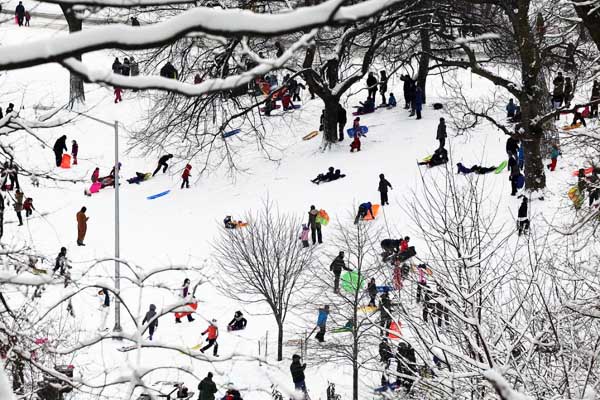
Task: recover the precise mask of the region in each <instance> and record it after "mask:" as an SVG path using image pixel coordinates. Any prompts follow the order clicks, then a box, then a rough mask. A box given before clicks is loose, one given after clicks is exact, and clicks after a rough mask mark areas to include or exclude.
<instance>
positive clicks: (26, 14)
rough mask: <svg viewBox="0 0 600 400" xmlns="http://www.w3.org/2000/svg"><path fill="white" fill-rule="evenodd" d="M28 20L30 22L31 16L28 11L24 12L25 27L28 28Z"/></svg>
mask: <svg viewBox="0 0 600 400" xmlns="http://www.w3.org/2000/svg"><path fill="white" fill-rule="evenodd" d="M30 20H31V14H29V11H25V26H29V21H30Z"/></svg>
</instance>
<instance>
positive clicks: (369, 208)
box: [354, 202, 375, 225]
mask: <svg viewBox="0 0 600 400" xmlns="http://www.w3.org/2000/svg"><path fill="white" fill-rule="evenodd" d="M369 213H370V214H371V217H372V218H373V219H375V215H373V205H372V204H371V202H367V203H362V204H361V205H359V206H358V212H357V213H356V217H355V218H354V225H356V224H358V221H362V220H363V219H364V218H365V217H366V216H367V214H369Z"/></svg>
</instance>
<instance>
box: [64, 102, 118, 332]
mask: <svg viewBox="0 0 600 400" xmlns="http://www.w3.org/2000/svg"><path fill="white" fill-rule="evenodd" d="M71 111H72V112H74V113H76V114H79V115H81V116H83V117H87V118H89V119H92V120H94V121H96V122H99V123H101V124H103V125H108V126H111V127H113V128H114V130H115V289H116V291H117V293H118V294H119V295H120V292H121V267H120V264H119V258H120V257H121V244H120V235H119V230H120V229H119V121H116V120H115V121H114V122H108V121H104V120H103V119H100V118H96V117H92V116H91V115H87V114H84V113H82V112H79V111H75V110H71ZM122 330H123V328H121V300H119V298H118V297H116V296H115V326H114V328H113V332H121V331H122Z"/></svg>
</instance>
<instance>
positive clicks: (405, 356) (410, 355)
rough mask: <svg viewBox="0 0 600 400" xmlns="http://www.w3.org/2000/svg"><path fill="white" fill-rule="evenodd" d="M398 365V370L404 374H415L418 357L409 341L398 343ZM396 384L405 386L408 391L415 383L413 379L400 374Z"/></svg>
mask: <svg viewBox="0 0 600 400" xmlns="http://www.w3.org/2000/svg"><path fill="white" fill-rule="evenodd" d="M397 362H398V367H397V368H396V371H397V372H398V373H399V374H402V375H415V368H416V363H417V358H416V356H415V350H414V349H413V348H412V346H411V345H410V344H408V343H405V342H401V343H400V344H399V345H398V353H397ZM396 384H398V385H402V386H404V388H405V389H406V392H407V393H408V392H409V391H410V389H411V387H412V385H413V380H412V379H409V378H404V377H400V376H398V377H397V378H396Z"/></svg>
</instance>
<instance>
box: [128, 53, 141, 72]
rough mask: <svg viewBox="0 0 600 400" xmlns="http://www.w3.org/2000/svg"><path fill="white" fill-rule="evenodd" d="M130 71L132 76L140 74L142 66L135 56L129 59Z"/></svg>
mask: <svg viewBox="0 0 600 400" xmlns="http://www.w3.org/2000/svg"><path fill="white" fill-rule="evenodd" d="M129 73H130V74H131V76H138V75H139V74H140V66H139V65H138V63H137V61H135V59H134V58H133V57H131V58H130V59H129Z"/></svg>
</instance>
